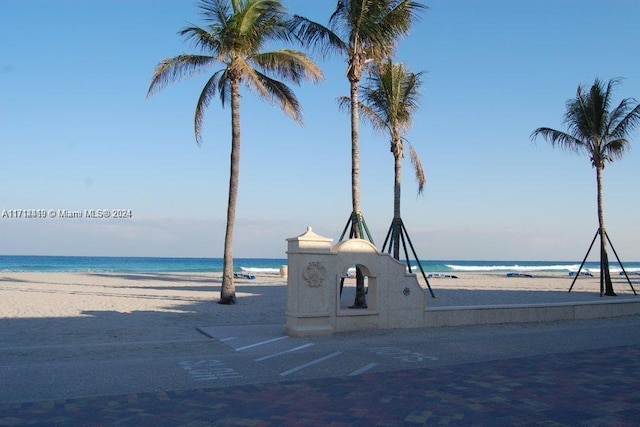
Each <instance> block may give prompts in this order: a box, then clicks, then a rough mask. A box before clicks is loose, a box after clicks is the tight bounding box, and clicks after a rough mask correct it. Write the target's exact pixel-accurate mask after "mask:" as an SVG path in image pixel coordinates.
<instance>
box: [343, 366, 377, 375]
mask: <svg viewBox="0 0 640 427" xmlns="http://www.w3.org/2000/svg"><path fill="white" fill-rule="evenodd" d="M376 366H378V364H377V363H369V364H368V365H365V366H363V367H362V368H360V369H356V370H355V371H353V372H351V373H350V374H349V376H350V377H351V376H354V375H360V374H361V373H363V372H367V371H368V370H369V369H372V368H375V367H376Z"/></svg>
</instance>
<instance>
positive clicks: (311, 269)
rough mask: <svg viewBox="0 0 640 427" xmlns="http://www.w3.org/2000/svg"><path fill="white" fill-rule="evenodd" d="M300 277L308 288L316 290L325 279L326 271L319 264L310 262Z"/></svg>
mask: <svg viewBox="0 0 640 427" xmlns="http://www.w3.org/2000/svg"><path fill="white" fill-rule="evenodd" d="M302 276H303V277H304V280H305V281H306V282H307V284H308V285H309V286H310V287H312V288H317V287H319V286H320V285H322V282H323V281H324V279H326V278H327V269H326V267H325V266H324V265H323V264H322V263H321V262H318V261H311V262H310V263H309V264H307V267H306V268H305V269H304V272H303V273H302Z"/></svg>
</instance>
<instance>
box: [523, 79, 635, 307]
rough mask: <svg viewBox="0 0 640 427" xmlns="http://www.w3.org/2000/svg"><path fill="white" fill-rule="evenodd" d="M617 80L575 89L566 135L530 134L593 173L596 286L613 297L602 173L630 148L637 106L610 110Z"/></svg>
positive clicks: (597, 81) (632, 102) (546, 131)
mask: <svg viewBox="0 0 640 427" xmlns="http://www.w3.org/2000/svg"><path fill="white" fill-rule="evenodd" d="M619 83H620V79H611V80H609V82H608V83H606V85H605V83H604V82H603V81H601V80H600V79H598V78H596V79H595V81H594V83H593V85H592V86H591V89H589V90H585V88H584V87H583V86H582V85H579V86H578V90H577V92H576V97H575V99H570V100H568V101H567V111H566V113H565V116H564V123H565V125H566V126H567V128H568V132H562V131H558V130H555V129H550V128H546V127H541V128H538V129H536V130H534V131H533V132H532V133H531V139H532V140H534V139H535V138H537V137H538V136H541V137H542V138H544V139H545V140H547V141H549V142H550V143H551V145H552V146H554V147H555V146H557V147H560V148H563V149H565V150H568V151H575V152H578V153H580V152H582V153H585V154H587V155H588V156H589V158H590V160H591V165H592V166H593V167H594V168H595V170H596V185H597V190H598V197H597V201H598V225H599V229H598V232H599V234H600V271H601V273H602V274H601V275H600V284H601V288H602V284H603V281H604V287H605V295H610V296H615V292H614V290H613V284H612V283H611V274H610V273H609V257H608V255H607V243H606V228H605V225H604V210H603V189H602V172H603V170H604V167H605V164H606V163H607V162H613V161H614V160H617V159H620V158H622V157H623V156H624V154H625V153H626V152H627V150H628V149H629V148H630V143H629V140H628V139H627V137H628V135H629V133H630V132H631V131H632V130H633V129H634V128H635V127H637V126H638V125H639V124H640V105H639V104H638V103H637V102H636V101H635V100H634V99H632V98H625V99H623V100H622V101H621V102H620V104H619V105H618V106H617V107H615V108H614V109H612V110H611V106H612V105H611V104H612V102H613V100H612V99H611V96H612V91H613V88H614V87H615V86H616V85H618V84H619Z"/></svg>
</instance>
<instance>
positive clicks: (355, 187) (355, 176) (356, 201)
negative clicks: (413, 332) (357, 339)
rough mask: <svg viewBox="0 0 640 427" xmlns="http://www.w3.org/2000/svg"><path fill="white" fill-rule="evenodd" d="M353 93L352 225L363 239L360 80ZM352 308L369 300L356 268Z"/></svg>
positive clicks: (355, 82)
mask: <svg viewBox="0 0 640 427" xmlns="http://www.w3.org/2000/svg"><path fill="white" fill-rule="evenodd" d="M349 83H350V91H351V202H352V205H353V213H354V214H355V215H354V216H353V219H354V220H356V223H355V224H353V223H352V224H351V227H353V229H354V236H355V237H356V238H357V239H361V238H362V234H361V233H360V227H361V224H360V220H361V215H362V213H361V212H360V141H359V140H360V113H359V101H358V80H356V79H350V80H349ZM352 308H367V299H366V294H365V289H364V275H363V274H362V271H361V270H360V268H358V266H356V296H355V300H354V302H353V306H352Z"/></svg>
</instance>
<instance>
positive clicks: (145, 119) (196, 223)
mask: <svg viewBox="0 0 640 427" xmlns="http://www.w3.org/2000/svg"><path fill="white" fill-rule="evenodd" d="M284 3H285V4H286V5H287V6H288V7H289V9H290V10H291V11H292V12H294V13H298V14H301V15H304V16H307V17H309V18H311V19H314V20H317V21H319V22H322V23H326V22H327V20H328V17H329V16H330V14H331V12H332V11H333V9H334V6H335V1H329V0H326V1H325V0H322V1H320V0H316V1H309V0H285V1H284ZM195 4H196V2H195V1H193V2H191V1H185V0H110V1H90V0H89V1H88V0H56V1H48V0H0V9H1V10H2V13H1V14H0V40H2V45H3V47H2V50H1V52H2V55H1V56H0V182H1V190H0V208H1V209H3V210H10V209H14V210H15V209H45V210H56V211H57V210H60V209H68V210H85V209H109V210H111V209H126V210H131V211H132V213H133V218H130V219H108V220H105V219H86V218H85V219H66V220H65V219H59V218H56V219H51V218H49V219H45V220H37V219H10V218H3V219H0V235H1V236H2V238H1V239H0V254H6V255H10V254H27V255H28V254H34V255H35V254H38V255H114V256H118V255H121V256H202V257H219V256H222V251H223V236H224V226H225V215H226V203H227V190H228V188H227V186H228V168H229V166H228V163H229V149H230V112H229V110H228V109H222V107H221V106H220V103H219V101H218V100H216V101H214V102H212V104H211V105H210V107H209V109H208V111H207V113H206V116H205V122H204V133H203V141H204V143H203V145H202V146H200V147H198V146H197V145H196V143H195V139H194V136H193V112H194V108H195V104H196V101H197V97H198V95H199V93H200V89H201V88H202V86H203V84H204V82H205V80H206V77H207V75H206V74H203V75H198V76H195V77H193V78H191V79H189V80H185V81H183V82H179V83H176V84H173V85H171V86H169V87H167V88H166V89H165V90H163V91H162V92H160V93H158V94H156V95H154V96H153V97H152V98H150V99H147V98H146V91H147V88H148V86H149V83H150V79H151V76H152V73H153V70H154V68H155V66H156V65H157V63H158V62H159V61H160V60H161V59H164V58H166V57H171V56H175V55H177V54H180V53H183V52H194V51H193V49H192V48H191V46H190V45H188V44H187V43H185V42H184V41H183V40H182V39H181V37H180V36H178V35H177V32H178V31H179V30H180V29H181V28H183V27H185V26H186V25H187V24H188V23H200V21H199V16H198V11H197V8H196V7H195ZM425 4H426V5H427V6H429V7H430V10H429V11H428V12H427V13H426V14H425V15H424V16H423V18H422V19H421V20H420V22H419V23H417V25H416V26H415V27H414V28H413V30H412V33H411V34H410V36H409V37H407V38H406V39H404V40H403V41H402V42H401V44H400V46H399V49H398V54H397V57H396V59H397V60H398V61H402V62H404V63H406V64H407V65H408V66H409V67H410V68H411V69H412V70H414V71H426V74H425V76H424V86H423V91H422V94H421V106H420V108H419V110H418V111H417V113H416V117H415V123H414V125H413V127H412V129H411V130H410V132H409V133H408V134H407V138H408V140H409V141H410V142H411V143H412V144H413V145H414V146H415V148H416V149H417V151H418V152H419V154H420V156H421V158H422V161H423V164H424V167H425V169H426V173H427V180H428V182H427V187H426V189H425V192H424V195H423V196H422V197H416V186H415V183H414V180H413V176H412V175H411V171H410V164H409V162H408V159H407V160H406V161H405V163H404V170H405V172H406V173H405V174H404V177H403V196H402V217H403V220H404V222H405V225H406V227H407V229H408V231H409V234H410V237H411V239H412V240H413V242H414V245H415V247H416V249H417V252H418V255H419V256H420V258H422V259H471V260H580V259H581V258H582V257H583V256H584V254H585V252H586V250H587V248H588V246H589V243H590V241H591V239H592V237H593V235H594V233H595V231H596V229H597V227H598V224H597V216H596V189H595V171H594V170H593V169H592V168H591V165H590V163H589V161H588V159H587V158H586V157H585V156H581V155H576V154H571V153H564V152H563V151H561V150H557V149H553V148H551V147H550V146H549V145H548V144H547V143H546V142H545V141H543V140H539V141H538V142H537V143H532V142H531V141H530V139H529V135H530V133H531V132H532V131H533V130H534V129H535V128H537V127H539V126H549V127H553V128H557V129H564V128H563V123H562V119H563V114H564V108H565V102H566V100H567V99H569V98H571V97H573V96H574V95H575V91H576V88H577V86H578V84H580V83H583V84H587V85H590V84H591V83H592V82H593V80H594V78H595V77H597V76H598V77H600V78H602V79H605V80H608V79H610V78H613V77H624V78H625V79H624V81H623V83H622V84H621V85H620V86H618V88H617V90H616V92H615V95H614V99H615V100H616V101H618V102H619V100H621V99H622V98H624V97H635V98H640V74H639V73H638V70H640V56H638V54H637V53H638V49H637V40H638V35H639V32H640V29H639V28H638V25H637V17H638V16H640V2H637V1H635V0H615V1H609V0H598V1H595V0H580V1H578V0H543V1H536V2H533V1H517V2H516V1H507V0H502V1H495V0H484V1H478V0H475V1H473V0H455V1H445V0H432V1H429V2H425ZM316 59H317V61H318V63H319V64H320V65H321V66H322V68H323V70H324V73H325V81H324V82H323V83H321V84H318V85H312V84H303V85H302V86H300V87H295V92H296V94H297V95H298V97H299V99H300V101H301V103H302V105H303V108H304V119H305V124H304V126H303V127H300V126H298V125H297V124H296V123H294V122H293V121H292V120H291V119H289V118H288V117H287V116H285V115H284V114H283V113H282V112H281V111H280V110H279V109H278V108H277V107H274V106H271V105H269V104H267V103H265V102H263V101H262V100H260V99H258V98H257V97H256V96H255V95H254V94H252V93H251V92H247V91H244V93H243V99H242V105H241V114H242V138H243V147H242V150H243V151H242V157H241V177H240V196H239V197H240V199H239V203H238V208H237V221H236V229H235V230H236V232H235V239H234V252H235V255H236V256H237V257H275V258H284V257H286V254H285V251H286V241H285V239H286V238H288V237H293V236H296V235H299V234H301V233H303V232H304V231H305V228H306V226H308V225H309V226H312V227H313V228H314V230H315V231H316V232H317V233H318V234H321V235H324V236H327V237H331V238H333V239H336V240H337V238H339V236H340V233H341V231H342V229H343V228H344V226H345V224H346V221H347V219H348V217H349V214H350V212H351V200H350V197H351V194H350V179H351V176H350V173H351V170H350V168H351V164H350V139H349V138H350V129H349V117H348V115H347V114H345V113H342V112H340V111H338V109H337V107H336V98H337V97H338V96H341V95H346V94H348V82H347V80H346V78H345V75H344V73H345V63H344V60H343V59H342V58H339V57H332V58H328V59H326V60H325V59H322V58H316ZM639 144H640V132H637V131H636V132H635V133H634V134H632V145H633V148H632V150H631V151H630V152H629V153H628V154H627V156H625V158H624V159H622V160H621V161H618V162H615V163H614V164H612V165H610V166H608V167H607V168H606V169H605V175H604V185H605V221H606V223H607V229H608V232H609V236H610V237H611V239H612V241H613V243H614V245H615V248H616V250H617V252H618V254H619V255H620V256H621V258H622V259H623V261H624V260H628V261H632V260H633V261H637V260H640V245H639V244H638V242H640V223H639V221H638V207H639V202H638V200H639V197H638V195H639V190H638V187H637V183H638V182H640V168H639V167H638V165H639V164H640V146H638V145H639ZM361 185H362V187H361V188H362V208H363V212H364V215H365V218H366V221H367V224H368V225H369V228H370V229H371V231H372V233H373V236H374V238H375V240H376V243H377V244H378V245H381V244H382V242H383V240H384V237H385V234H386V231H387V229H388V227H389V224H390V222H391V219H392V214H393V206H392V201H393V158H392V155H391V153H390V152H389V143H388V141H387V138H386V137H385V136H382V135H378V134H376V133H373V132H372V131H371V129H370V127H368V125H366V124H364V123H363V124H362V127H361ZM594 254H595V251H594ZM591 258H594V257H591Z"/></svg>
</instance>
